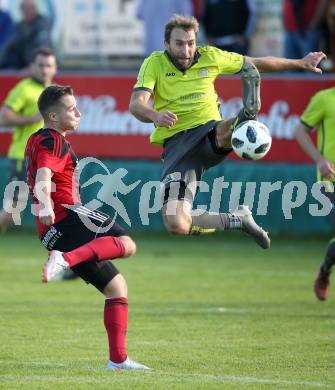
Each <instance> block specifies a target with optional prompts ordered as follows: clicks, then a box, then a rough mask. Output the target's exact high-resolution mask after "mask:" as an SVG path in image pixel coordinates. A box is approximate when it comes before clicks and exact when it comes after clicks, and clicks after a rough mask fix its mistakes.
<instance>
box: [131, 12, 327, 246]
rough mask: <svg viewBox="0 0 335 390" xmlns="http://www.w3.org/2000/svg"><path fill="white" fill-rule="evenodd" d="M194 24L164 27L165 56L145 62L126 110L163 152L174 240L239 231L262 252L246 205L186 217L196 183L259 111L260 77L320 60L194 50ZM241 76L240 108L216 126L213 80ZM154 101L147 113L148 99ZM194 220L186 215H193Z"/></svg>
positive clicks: (181, 21) (186, 20) (263, 237)
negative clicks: (240, 125) (147, 129)
mask: <svg viewBox="0 0 335 390" xmlns="http://www.w3.org/2000/svg"><path fill="white" fill-rule="evenodd" d="M198 27H199V26H198V22H197V20H196V19H195V18H193V17H184V16H181V15H175V16H174V17H173V18H172V19H171V20H170V21H169V22H168V23H167V25H166V26H165V37H164V42H165V49H166V50H165V51H164V52H163V51H161V52H160V51H157V52H153V53H152V54H151V55H150V56H149V57H148V58H146V59H145V60H144V62H143V64H142V66H141V69H140V71H139V75H138V79H137V83H136V85H135V87H134V89H133V92H132V95H131V100H130V106H129V109H130V111H131V112H132V114H133V115H134V116H135V117H136V118H137V119H139V120H140V121H142V122H149V123H150V122H153V123H154V124H155V130H154V131H153V133H152V134H151V143H153V144H155V145H162V146H164V152H163V159H164V163H163V173H162V182H163V184H164V187H165V189H164V206H163V210H162V211H163V220H164V223H165V226H166V228H167V230H168V231H169V232H170V233H173V234H182V235H189V234H203V233H212V232H215V231H223V230H226V229H232V228H234V229H241V230H243V231H245V232H246V233H248V234H249V235H251V236H252V237H253V238H254V239H255V241H256V242H257V244H258V245H260V246H261V247H262V248H269V246H270V239H269V237H268V234H267V233H266V232H265V231H264V230H263V229H262V228H260V227H259V226H258V225H257V224H256V223H255V221H254V220H253V217H252V215H251V212H250V210H249V209H248V208H247V207H246V206H239V208H238V209H237V210H236V211H235V212H233V213H211V212H207V211H206V212H203V213H202V214H201V215H199V213H197V215H195V213H192V205H193V200H194V197H195V195H196V192H197V182H199V181H200V180H201V177H202V174H203V172H204V171H205V170H206V169H208V168H210V167H212V166H215V165H217V164H219V163H220V162H222V161H223V160H224V158H225V157H226V156H227V154H228V153H230V152H231V150H232V149H231V135H232V129H233V128H234V127H236V125H237V124H238V123H241V122H243V121H245V120H248V119H255V118H256V115H257V113H258V111H259V109H260V96H259V84H260V77H259V73H258V70H260V71H284V70H290V69H305V70H309V71H312V72H317V73H320V72H321V70H320V69H318V68H317V65H318V64H319V62H320V61H321V60H322V59H323V58H324V57H325V55H324V54H323V53H322V52H317V53H309V54H308V55H307V56H306V57H304V58H302V59H298V60H290V59H286V58H275V57H263V58H251V57H243V56H242V55H240V54H236V53H231V52H227V51H222V50H220V49H217V48H214V47H211V46H206V47H197V45H196V34H197V32H198ZM234 73H241V78H242V93H243V106H244V107H243V109H242V110H241V111H240V112H239V113H238V114H237V117H236V118H230V119H228V120H227V121H223V120H222V118H221V116H220V113H219V108H218V102H217V94H216V92H215V88H214V81H215V79H216V77H217V76H218V75H220V74H222V75H225V74H234ZM152 95H153V97H154V103H153V107H152V106H151V104H150V102H149V100H150V98H151V96H152ZM192 214H193V215H192Z"/></svg>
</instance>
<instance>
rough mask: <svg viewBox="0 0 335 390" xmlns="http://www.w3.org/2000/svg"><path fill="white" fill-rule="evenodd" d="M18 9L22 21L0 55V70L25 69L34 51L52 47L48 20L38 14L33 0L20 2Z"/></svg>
mask: <svg viewBox="0 0 335 390" xmlns="http://www.w3.org/2000/svg"><path fill="white" fill-rule="evenodd" d="M20 9H21V12H22V21H20V22H18V23H17V24H16V26H15V31H14V33H13V35H12V37H11V39H10V40H9V41H8V42H7V44H6V45H5V47H4V48H3V50H2V52H1V54H0V68H15V69H23V68H26V67H27V66H28V65H29V64H30V62H31V60H32V57H33V53H34V50H36V49H38V48H39V47H52V43H51V37H50V29H51V26H50V23H49V20H48V19H47V18H46V17H45V16H43V15H41V14H39V13H38V10H37V6H36V2H35V0H22V2H21V4H20ZM9 59H11V62H10V63H8V61H9ZM12 59H13V60H12Z"/></svg>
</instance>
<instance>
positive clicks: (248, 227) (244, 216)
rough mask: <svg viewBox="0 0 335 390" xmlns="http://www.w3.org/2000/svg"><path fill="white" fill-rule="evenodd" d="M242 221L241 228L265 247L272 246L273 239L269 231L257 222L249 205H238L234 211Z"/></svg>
mask: <svg viewBox="0 0 335 390" xmlns="http://www.w3.org/2000/svg"><path fill="white" fill-rule="evenodd" d="M232 215H233V216H236V217H238V219H239V220H240V221H241V230H242V231H244V232H245V233H247V234H249V235H250V236H251V237H253V239H254V240H255V241H256V243H257V244H258V245H259V246H260V247H262V248H263V249H268V248H270V244H271V240H270V238H269V236H268V233H267V232H266V231H265V230H263V229H262V228H261V227H260V226H258V225H257V223H256V222H255V220H254V218H253V216H252V214H251V211H250V209H249V207H248V206H244V205H243V206H238V208H237V209H236V210H235V211H234V212H233V213H232Z"/></svg>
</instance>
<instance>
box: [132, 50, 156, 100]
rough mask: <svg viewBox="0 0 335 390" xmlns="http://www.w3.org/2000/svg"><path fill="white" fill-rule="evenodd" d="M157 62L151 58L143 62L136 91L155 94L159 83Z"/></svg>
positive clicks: (135, 87)
mask: <svg viewBox="0 0 335 390" xmlns="http://www.w3.org/2000/svg"><path fill="white" fill-rule="evenodd" d="M155 62H156V61H154V60H153V58H152V57H151V56H149V57H148V58H146V59H145V60H144V61H143V64H142V66H141V68H140V71H139V73H138V76H137V81H136V84H135V85H134V90H137V89H144V90H147V91H149V92H153V90H154V88H155V85H156V81H157V72H156V68H155Z"/></svg>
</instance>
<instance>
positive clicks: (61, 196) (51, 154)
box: [25, 128, 80, 236]
mask: <svg viewBox="0 0 335 390" xmlns="http://www.w3.org/2000/svg"><path fill="white" fill-rule="evenodd" d="M25 162H26V169H27V183H28V186H29V189H30V195H31V196H32V199H33V203H34V204H35V205H36V207H37V208H38V206H39V202H38V200H37V198H36V196H35V194H34V189H35V179H36V173H37V170H38V169H39V168H49V169H50V170H51V171H52V173H53V176H52V179H51V180H52V183H53V188H52V193H51V199H52V201H53V205H54V213H55V223H57V222H59V221H61V220H62V219H63V218H65V217H66V215H67V210H68V209H67V207H66V205H73V204H78V203H80V195H79V191H80V188H79V181H78V176H79V166H78V159H77V157H76V155H75V154H74V152H73V150H72V148H71V145H70V143H69V142H68V141H67V140H66V139H65V137H64V136H63V135H61V134H60V133H59V132H58V131H56V130H53V129H49V128H46V129H41V130H39V131H37V132H36V133H34V134H33V135H31V136H30V138H29V140H28V142H27V146H26V151H25ZM48 228H49V227H48V226H46V225H42V224H41V223H40V222H39V218H38V217H37V229H38V234H39V236H41V235H42V234H43V233H44V232H45V231H46V230H47V229H48Z"/></svg>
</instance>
